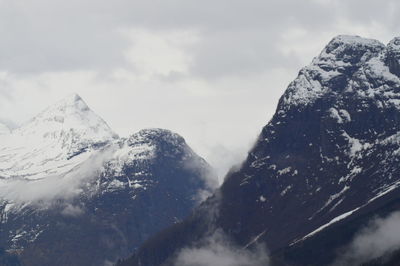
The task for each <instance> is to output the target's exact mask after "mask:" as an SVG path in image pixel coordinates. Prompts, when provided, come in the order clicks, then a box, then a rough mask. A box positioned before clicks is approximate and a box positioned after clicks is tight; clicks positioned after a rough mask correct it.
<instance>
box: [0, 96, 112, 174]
mask: <svg viewBox="0 0 400 266" xmlns="http://www.w3.org/2000/svg"><path fill="white" fill-rule="evenodd" d="M3 138H5V139H2V141H1V142H0V176H2V177H5V178H11V177H18V178H21V177H23V178H27V179H38V178H42V177H44V176H48V175H50V174H52V175H56V174H60V173H65V172H66V171H69V170H70V169H72V168H73V167H74V166H76V165H77V164H79V163H80V162H81V161H82V160H84V159H85V158H87V157H89V156H90V154H91V153H92V152H93V151H95V150H97V149H98V148H99V147H102V146H104V145H106V144H107V143H110V142H113V141H114V140H115V139H117V138H118V136H117V135H116V134H115V133H114V132H113V131H112V130H111V129H110V127H109V126H108V125H107V123H106V122H105V121H104V120H103V119H102V118H100V117H99V116H98V115H96V114H95V113H94V112H93V111H92V110H90V108H89V107H88V106H87V104H86V103H85V102H84V101H83V100H82V98H81V97H80V96H79V95H77V94H73V95H70V96H68V97H67V98H65V99H63V100H61V101H59V102H57V103H56V104H54V105H52V106H50V107H48V108H47V109H45V110H44V111H42V112H41V113H39V114H38V115H37V116H35V117H34V118H33V119H31V120H30V121H29V122H28V123H26V124H25V125H23V126H22V127H20V128H17V129H15V130H13V131H12V132H11V134H8V135H4V136H3Z"/></svg>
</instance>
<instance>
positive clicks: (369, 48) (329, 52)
mask: <svg viewBox="0 0 400 266" xmlns="http://www.w3.org/2000/svg"><path fill="white" fill-rule="evenodd" d="M384 48H385V45H383V44H382V43H381V42H379V41H377V40H373V39H366V38H361V37H359V36H349V35H339V36H337V37H335V38H333V39H332V40H331V41H330V42H329V43H328V45H327V46H326V47H325V48H324V49H323V50H322V52H321V54H320V55H319V56H318V57H316V58H315V59H314V60H313V62H312V65H317V66H319V67H320V68H322V69H325V70H328V71H329V70H334V69H338V68H339V69H338V70H343V68H345V67H346V66H354V65H359V64H360V63H363V62H365V61H367V60H368V59H369V58H371V57H372V56H374V55H376V54H377V53H379V52H381V51H382V50H383V49H384Z"/></svg>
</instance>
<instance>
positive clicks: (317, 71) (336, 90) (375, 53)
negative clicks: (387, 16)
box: [280, 35, 400, 110]
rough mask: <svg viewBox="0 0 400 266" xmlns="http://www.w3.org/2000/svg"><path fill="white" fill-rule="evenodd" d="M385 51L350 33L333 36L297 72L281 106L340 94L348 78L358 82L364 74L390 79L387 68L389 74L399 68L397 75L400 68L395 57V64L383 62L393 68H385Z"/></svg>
mask: <svg viewBox="0 0 400 266" xmlns="http://www.w3.org/2000/svg"><path fill="white" fill-rule="evenodd" d="M387 53H388V48H387V47H386V46H385V45H384V44H382V43H381V42H379V41H377V40H374V39H367V38H361V37H359V36H349V35H339V36H336V37H335V38H333V39H332V40H331V41H330V42H329V43H328V45H326V47H325V48H324V49H323V50H322V52H321V53H320V55H319V56H317V57H315V58H314V59H313V61H312V62H311V64H309V65H308V66H306V67H304V68H303V69H302V70H301V71H300V72H299V75H298V77H297V78H296V79H295V80H294V81H293V82H292V83H291V84H290V85H289V87H288V89H287V90H286V93H285V95H284V96H283V98H282V100H281V102H280V108H281V109H283V110H287V109H290V108H291V107H293V106H306V105H308V104H309V103H312V102H314V101H315V100H316V99H318V98H321V97H322V96H324V95H327V93H333V94H337V95H340V94H342V93H343V92H344V91H346V89H347V88H348V86H349V85H350V84H349V81H350V80H354V79H357V80H359V81H360V82H359V83H360V84H361V83H362V82H364V81H366V80H368V78H367V77H366V75H367V76H369V77H370V78H373V79H380V80H387V79H388V78H389V79H392V77H390V75H388V74H390V73H389V70H390V71H391V72H392V73H394V72H396V71H398V70H399V71H398V73H399V74H400V68H398V60H397V61H396V62H397V63H396V62H392V61H393V60H391V61H390V62H389V63H386V65H389V67H390V65H392V66H393V67H390V68H389V69H387V68H386V67H385V62H384V61H383V59H384V57H385V54H387ZM392 57H393V56H392ZM392 57H391V58H392ZM392 69H393V70H392ZM362 70H365V71H362ZM396 73H397V72H396ZM353 87H354V86H353ZM361 87H362V86H361ZM361 87H360V88H361ZM354 88H355V87H354ZM377 93H379V91H377Z"/></svg>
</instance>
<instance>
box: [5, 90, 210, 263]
mask: <svg viewBox="0 0 400 266" xmlns="http://www.w3.org/2000/svg"><path fill="white" fill-rule="evenodd" d="M1 140H2V141H1V144H0V247H1V248H2V249H0V250H5V251H6V252H0V257H1V258H3V257H4V258H5V259H4V261H8V262H10V263H11V262H13V261H15V259H16V258H18V260H19V263H21V265H41V266H44V265H85V266H86V265H112V263H113V262H115V261H116V260H117V259H118V258H121V257H126V256H127V255H128V254H130V253H131V252H133V250H134V249H135V248H137V247H138V246H139V244H141V243H142V242H143V241H144V240H145V239H147V238H148V237H149V236H151V235H152V234H154V233H155V232H157V231H159V230H161V229H162V228H165V227H167V226H168V225H171V224H174V223H176V222H178V221H180V220H181V219H183V218H184V217H186V216H187V215H189V214H190V212H191V210H192V208H193V207H194V206H195V205H197V204H198V202H199V201H200V197H201V195H202V194H203V193H204V192H209V191H210V190H211V187H210V184H211V183H210V182H209V180H210V178H211V180H212V178H213V171H212V169H211V168H210V166H209V165H208V164H207V163H206V162H205V161H204V160H203V159H202V158H201V157H199V156H198V155H197V154H196V153H195V152H194V151H193V150H192V149H191V148H190V147H189V146H188V145H187V144H186V142H185V140H184V139H183V138H182V137H181V136H179V135H178V134H176V133H173V132H171V131H169V130H165V129H144V130H141V131H139V132H137V133H135V134H132V135H131V136H129V137H128V138H120V137H118V136H117V135H116V134H115V133H114V132H113V131H112V130H111V129H110V127H109V126H108V125H107V124H106V123H105V122H104V120H103V119H101V118H100V117H99V116H97V115H96V114H95V113H94V112H93V111H92V110H90V109H89V107H88V106H87V105H86V103H85V102H84V101H83V100H82V99H81V97H79V96H78V95H76V94H74V95H71V96H69V97H67V98H66V99H64V100H62V101H60V102H58V103H56V104H55V105H53V106H51V107H49V108H47V109H46V110H44V111H43V112H41V113H40V114H39V115H37V116H36V117H34V118H33V119H32V120H30V121H29V122H28V123H26V124H25V125H23V126H21V127H20V128H18V129H15V130H12V131H11V133H9V134H6V135H4V136H2V137H1ZM1 254H3V255H1ZM0 262H1V259H0ZM10 265H19V264H10Z"/></svg>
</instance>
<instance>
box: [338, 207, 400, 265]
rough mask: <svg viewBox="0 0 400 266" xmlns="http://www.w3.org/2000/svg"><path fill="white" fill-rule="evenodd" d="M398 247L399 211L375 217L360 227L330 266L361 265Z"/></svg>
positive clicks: (399, 235) (399, 233) (399, 234)
mask: <svg viewBox="0 0 400 266" xmlns="http://www.w3.org/2000/svg"><path fill="white" fill-rule="evenodd" d="M399 248H400V212H394V213H392V214H390V215H389V216H388V217H386V218H375V219H373V220H372V221H370V222H369V223H368V225H367V226H366V227H365V228H363V229H361V230H360V231H359V232H358V233H357V234H356V236H355V237H354V239H353V240H352V242H351V243H350V244H349V245H348V246H347V247H345V248H343V250H345V252H343V253H342V254H340V255H339V256H338V258H337V259H336V261H335V262H334V263H333V265H332V266H350V265H361V264H363V263H365V262H369V261H371V260H373V259H377V258H380V257H383V256H387V255H389V254H390V253H391V252H394V251H396V250H398V249H399Z"/></svg>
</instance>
